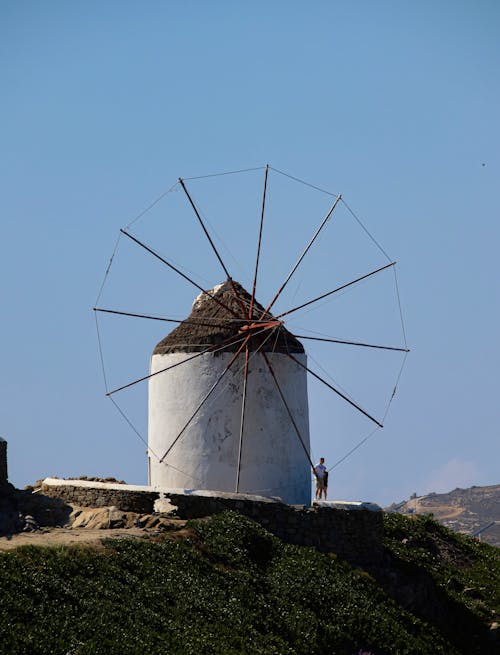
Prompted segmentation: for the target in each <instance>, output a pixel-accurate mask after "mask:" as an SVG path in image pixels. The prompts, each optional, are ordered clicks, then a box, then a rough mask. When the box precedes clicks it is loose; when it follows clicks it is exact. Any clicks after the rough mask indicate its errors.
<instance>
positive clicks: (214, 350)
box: [106, 335, 249, 396]
mask: <svg viewBox="0 0 500 655" xmlns="http://www.w3.org/2000/svg"><path fill="white" fill-rule="evenodd" d="M248 338H249V337H248V336H246V335H243V336H240V335H238V338H236V339H235V338H234V337H229V338H228V339H226V340H225V341H223V342H222V344H221V345H220V346H219V347H218V348H215V347H214V346H210V347H208V348H205V350H202V351H200V352H199V353H196V354H195V355H192V356H191V357H187V358H186V359H183V360H182V362H177V363H176V364H172V365H171V366H167V367H166V368H162V369H161V370H160V371H155V372H154V373H150V374H149V375H145V376H143V377H142V378H138V379H137V380H134V381H133V382H129V383H128V384H124V385H123V386H122V387H118V389H113V391H109V392H108V393H107V394H106V396H112V395H113V394H115V393H118V392H119V391H123V390H124V389H128V388H129V387H133V386H134V385H135V384H139V382H144V381H145V380H149V378H153V377H155V375H159V374H160V373H164V372H165V371H169V370H170V369H172V368H176V367H177V366H181V365H182V364H186V363H187V362H190V361H191V360H192V359H196V358H197V357H201V355H205V354H206V353H217V352H220V351H221V350H224V349H225V348H228V347H229V346H233V345H235V344H237V343H240V341H245V339H248Z"/></svg>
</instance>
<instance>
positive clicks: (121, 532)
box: [0, 528, 154, 551]
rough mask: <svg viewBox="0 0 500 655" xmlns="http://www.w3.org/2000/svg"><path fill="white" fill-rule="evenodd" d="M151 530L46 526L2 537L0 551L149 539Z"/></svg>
mask: <svg viewBox="0 0 500 655" xmlns="http://www.w3.org/2000/svg"><path fill="white" fill-rule="evenodd" d="M153 534H154V533H153V532H152V531H151V530H144V529H142V528H111V529H108V530H102V529H101V530H99V529H92V528H82V529H81V530H72V529H71V528H45V529H44V530H43V531H37V532H20V533H18V534H14V535H11V536H8V537H0V551H5V550H12V549H13V548H17V547H18V546H27V545H32V546H60V545H65V546H70V545H71V546H74V545H78V544H94V545H98V544H99V543H100V542H101V541H102V540H103V539H109V538H110V537H129V538H132V539H147V538H149V537H151V536H153Z"/></svg>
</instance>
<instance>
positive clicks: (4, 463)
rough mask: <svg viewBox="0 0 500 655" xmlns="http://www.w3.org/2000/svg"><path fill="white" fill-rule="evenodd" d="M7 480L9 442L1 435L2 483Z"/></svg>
mask: <svg viewBox="0 0 500 655" xmlns="http://www.w3.org/2000/svg"><path fill="white" fill-rule="evenodd" d="M4 482H7V442H6V441H5V439H2V437H0V484H3V483H4Z"/></svg>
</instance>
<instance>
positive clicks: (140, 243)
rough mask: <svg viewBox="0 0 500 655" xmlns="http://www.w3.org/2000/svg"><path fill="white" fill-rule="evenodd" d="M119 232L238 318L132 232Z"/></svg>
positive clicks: (226, 306) (233, 312)
mask: <svg viewBox="0 0 500 655" xmlns="http://www.w3.org/2000/svg"><path fill="white" fill-rule="evenodd" d="M120 232H121V233H122V234H124V235H125V236H126V237H128V238H129V239H131V240H132V241H134V242H135V243H137V244H138V245H139V246H141V248H144V250H147V252H149V253H150V254H151V255H153V257H156V259H159V260H160V261H161V262H163V263H164V264H166V265H167V266H168V267H169V268H170V269H172V270H173V271H175V272H176V273H177V274H178V275H180V276H181V277H183V278H184V279H185V280H187V281H188V282H189V283H190V284H192V285H193V286H194V287H196V288H197V289H199V291H201V292H202V293H203V294H205V295H206V296H208V297H209V298H211V299H212V300H213V301H214V302H216V303H217V304H218V305H220V306H221V307H224V309H226V310H227V311H228V312H229V313H230V314H232V315H233V316H236V317H237V318H239V316H238V314H237V313H236V312H235V311H234V310H233V309H231V308H230V307H229V306H228V305H226V304H225V303H223V302H222V301H221V300H219V298H217V297H216V296H214V295H213V294H211V293H210V291H207V290H206V289H204V288H203V287H201V286H200V285H199V284H198V283H197V282H195V281H194V280H192V279H191V278H190V277H189V276H188V275H186V274H185V273H183V272H182V271H181V270H179V269H178V268H177V267H176V266H174V265H173V264H171V263H170V262H169V261H167V260H166V259H165V258H164V257H162V256H161V255H159V254H158V253H157V252H155V251H154V250H153V248H150V247H149V246H148V245H146V244H145V243H143V242H142V241H139V239H137V238H136V237H134V236H132V234H129V233H128V232H127V231H126V230H124V229H121V230H120Z"/></svg>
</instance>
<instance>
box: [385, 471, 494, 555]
mask: <svg viewBox="0 0 500 655" xmlns="http://www.w3.org/2000/svg"><path fill="white" fill-rule="evenodd" d="M385 511H386V512H399V513H400V514H433V515H434V518H435V519H437V520H438V521H439V522H440V523H441V524H442V525H445V526H446V527H448V528H450V529H451V530H455V531H456V532H463V533H464V534H473V533H475V532H477V531H478V530H479V529H481V528H483V527H485V526H487V525H488V524H489V523H492V522H493V521H500V485H499V484H495V485H492V486H490V487H470V488H469V489H460V488H457V489H454V490H453V491H450V492H448V493H445V494H436V493H430V494H427V495H426V496H416V495H415V496H412V497H411V498H410V499H409V500H404V501H402V502H400V503H393V504H392V505H390V506H389V507H386V508H385ZM481 541H485V542H487V543H489V544H491V545H493V546H497V547H500V523H496V524H494V525H492V526H491V527H490V528H489V529H488V530H485V531H484V533H483V534H481Z"/></svg>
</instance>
